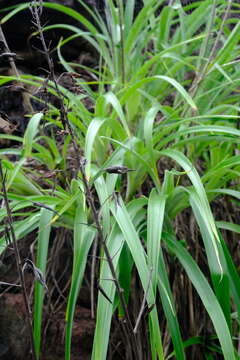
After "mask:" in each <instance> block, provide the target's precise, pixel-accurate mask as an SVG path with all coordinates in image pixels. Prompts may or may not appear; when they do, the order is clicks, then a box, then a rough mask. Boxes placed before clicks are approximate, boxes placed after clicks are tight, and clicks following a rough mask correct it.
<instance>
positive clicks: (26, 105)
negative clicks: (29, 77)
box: [0, 25, 33, 113]
mask: <svg viewBox="0 0 240 360" xmlns="http://www.w3.org/2000/svg"><path fill="white" fill-rule="evenodd" d="M0 41H2V42H3V45H4V48H5V49H4V50H5V51H6V52H7V53H8V54H9V56H8V61H9V64H10V67H11V69H12V73H13V75H15V76H16V78H18V79H20V75H19V71H18V69H17V66H16V64H15V61H14V56H13V55H14V54H13V53H12V52H11V51H10V49H9V46H8V43H7V40H6V38H5V35H4V33H3V30H2V26H1V25H0ZM22 97H23V106H24V110H25V111H26V112H28V113H33V108H32V105H31V102H30V96H29V94H28V93H27V91H25V89H24V91H23V92H22Z"/></svg>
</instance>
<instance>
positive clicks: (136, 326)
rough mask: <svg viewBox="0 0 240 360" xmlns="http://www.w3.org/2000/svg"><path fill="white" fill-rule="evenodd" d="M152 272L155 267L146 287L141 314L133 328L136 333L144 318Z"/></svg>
mask: <svg viewBox="0 0 240 360" xmlns="http://www.w3.org/2000/svg"><path fill="white" fill-rule="evenodd" d="M152 272H153V269H150V272H149V279H148V285H147V289H146V291H145V293H144V297H143V301H142V305H141V308H140V311H139V314H138V317H137V321H136V325H135V327H134V329H133V332H134V333H135V334H136V333H137V330H138V326H139V324H140V321H141V318H142V316H143V313H144V309H145V304H146V301H147V296H148V292H149V289H150V284H151V278H152Z"/></svg>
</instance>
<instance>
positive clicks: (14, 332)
mask: <svg viewBox="0 0 240 360" xmlns="http://www.w3.org/2000/svg"><path fill="white" fill-rule="evenodd" d="M22 304H23V302H22V295H21V294H10V293H8V294H5V295H4V296H2V297H1V298H0V324H1V326H0V358H1V360H9V359H14V360H21V359H24V358H27V353H29V341H28V334H27V330H26V324H25V320H24V319H25V314H24V309H23V305H22Z"/></svg>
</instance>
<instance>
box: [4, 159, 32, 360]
mask: <svg viewBox="0 0 240 360" xmlns="http://www.w3.org/2000/svg"><path fill="white" fill-rule="evenodd" d="M0 179H1V182H2V194H3V201H4V203H5V206H6V211H7V219H6V221H7V226H8V228H9V233H10V236H11V240H12V244H13V249H14V255H15V259H16V264H17V271H18V274H19V279H20V285H21V288H22V295H23V302H24V307H25V310H26V315H27V316H26V320H27V327H28V333H29V338H30V346H31V351H32V359H33V360H37V357H36V352H35V345H34V338H33V327H32V316H31V309H30V304H29V300H28V295H27V289H26V283H25V279H24V274H23V267H22V261H21V257H20V252H19V248H18V244H17V239H16V235H15V231H14V227H13V217H12V211H11V208H10V205H9V201H8V195H7V189H6V182H5V176H4V174H3V168H2V161H1V159H0Z"/></svg>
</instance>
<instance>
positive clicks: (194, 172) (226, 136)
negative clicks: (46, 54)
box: [0, 0, 240, 360]
mask: <svg viewBox="0 0 240 360" xmlns="http://www.w3.org/2000/svg"><path fill="white" fill-rule="evenodd" d="M79 3H80V4H81V5H82V6H83V7H84V8H85V10H87V11H88V12H89V17H90V18H91V19H92V20H93V21H90V20H88V19H87V18H85V17H84V16H83V15H81V14H80V13H78V12H76V11H75V10H73V9H70V8H67V7H65V6H63V5H59V4H55V3H43V4H42V5H43V6H44V7H47V8H51V9H54V10H57V11H60V12H62V13H64V14H65V15H68V16H70V17H71V18H73V19H74V20H76V21H78V22H79V27H78V26H73V25H67V24H56V25H51V26H46V27H45V28H44V29H43V30H44V31H48V30H50V29H53V28H64V29H68V30H70V31H72V33H73V35H72V36H70V37H69V38H67V39H64V40H60V42H59V45H58V48H57V51H58V55H59V60H60V62H61V64H62V66H63V67H64V68H65V70H66V72H70V73H75V72H76V71H77V69H78V67H81V65H79V64H73V63H68V62H67V61H66V60H65V59H64V58H63V55H62V51H61V50H62V47H63V46H64V45H65V44H66V43H69V42H70V41H71V40H72V39H76V38H84V39H85V40H87V41H88V42H89V43H90V44H91V45H92V46H93V48H95V51H96V52H97V53H98V66H97V67H96V68H95V69H90V68H87V67H86V66H85V67H83V66H82V68H84V69H85V71H88V72H89V73H92V75H93V79H96V80H95V81H92V82H86V81H84V79H80V80H76V81H77V82H78V86H79V87H81V88H82V89H83V90H84V95H82V94H81V95H77V94H74V93H71V91H69V90H67V89H64V87H62V86H60V85H59V86H58V89H56V87H55V85H54V81H52V82H51V81H49V82H48V84H47V86H48V88H49V91H50V92H51V93H53V94H55V95H57V96H59V94H60V95H61V96H62V99H63V102H64V105H65V107H66V108H67V109H68V126H69V127H70V130H71V131H70V132H69V131H65V134H66V135H65V139H64V141H63V143H62V144H61V150H60V145H59V144H58V141H57V140H56V139H57V137H56V134H55V135H53V136H52V137H50V136H49V137H48V136H46V135H43V133H42V123H41V121H42V119H43V118H45V123H44V126H47V127H48V128H49V129H56V127H59V129H60V130H63V127H62V126H63V125H62V123H61V109H60V110H59V109H57V108H54V107H53V106H51V107H50V108H49V110H48V112H47V113H45V114H42V113H38V114H35V115H33V117H32V118H31V120H30V121H29V123H28V126H27V129H26V131H25V134H24V137H23V138H21V137H16V136H13V135H0V138H7V139H10V140H14V141H17V142H19V147H18V149H16V148H10V149H2V150H1V157H2V159H3V160H2V164H3V167H4V168H5V170H6V171H7V178H6V185H7V189H8V198H9V201H10V203H11V208H12V209H13V210H12V211H13V214H14V218H15V219H16V221H15V233H16V236H17V238H18V239H19V240H21V239H23V238H24V236H26V234H28V233H30V232H32V231H34V230H36V229H38V242H37V261H36V267H38V268H39V269H40V270H41V271H42V272H43V273H45V272H46V265H47V254H48V243H49V235H50V231H51V227H55V228H60V227H66V228H69V229H72V231H73V268H72V275H71V288H70V291H69V297H68V304H67V309H66V348H65V350H66V359H70V358H71V332H72V326H73V319H74V311H75V307H76V302H77V298H78V294H79V291H81V285H82V281H83V278H84V274H85V269H86V264H87V259H88V255H89V252H90V249H92V247H94V245H93V244H94V242H96V241H97V239H99V238H100V240H101V241H100V243H99V244H100V250H99V251H100V255H101V260H100V265H99V269H100V270H99V289H100V290H99V292H98V299H97V303H95V304H94V303H93V304H92V308H94V306H95V305H96V329H95V336H94V344H93V351H92V358H93V359H95V360H99V359H106V358H107V356H108V355H107V354H108V349H109V343H110V338H111V324H112V319H113V315H114V314H115V313H117V314H118V315H119V321H120V322H122V325H123V327H124V329H125V332H126V333H125V336H126V344H125V347H124V349H125V352H126V356H127V357H128V358H129V359H131V358H139V359H141V358H142V359H145V358H146V359H147V358H151V359H170V358H174V357H175V358H176V359H178V360H181V359H186V349H187V348H188V347H189V346H192V345H195V346H196V349H200V347H199V348H198V347H197V346H200V345H203V344H204V338H203V337H202V334H201V333H200V334H199V333H196V334H195V337H192V336H189V334H182V325H183V324H182V322H181V321H179V320H178V317H179V313H181V302H180V303H179V304H176V302H175V294H174V291H173V283H171V279H170V276H169V267H170V264H171V262H174V261H176V260H178V262H179V263H180V264H181V266H182V268H183V269H184V270H185V272H186V274H187V277H188V279H189V281H190V282H191V283H192V285H193V286H194V288H195V290H196V293H197V294H198V296H199V298H200V299H201V301H202V304H203V307H204V309H205V311H206V313H208V316H209V318H210V319H211V322H212V328H211V329H212V334H211V335H213V340H211V336H210V335H209V340H208V345H206V347H205V350H204V354H203V357H202V358H206V359H210V358H216V357H215V356H217V355H216V354H217V353H219V354H220V355H219V356H221V358H222V357H223V358H224V359H226V360H233V359H238V358H239V354H238V344H237V340H236V339H237V337H238V333H239V317H240V295H239V294H240V291H239V290H240V279H239V274H238V269H237V267H236V265H235V264H234V261H235V258H234V254H231V253H230V251H229V248H228V242H227V240H226V238H224V237H223V235H222V233H221V230H222V229H224V230H227V231H229V230H230V231H232V232H235V233H239V232H240V228H239V225H238V224H235V223H234V217H233V219H232V221H231V222H226V221H224V220H225V219H220V220H219V221H216V220H215V213H214V209H212V203H213V202H214V201H216V199H218V198H221V196H222V195H224V197H229V199H230V200H229V201H232V200H231V199H233V202H232V203H233V204H234V205H233V206H234V207H237V206H238V205H239V199H240V192H239V170H240V155H239V136H240V130H239V111H240V108H239V104H238V98H239V94H238V92H239V91H238V88H239V81H240V79H239V60H238V53H239V39H240V23H239V21H236V18H235V17H234V16H233V15H232V14H234V13H232V9H233V7H234V9H236V11H238V10H239V4H237V3H235V2H234V1H228V2H226V1H222V0H219V1H218V0H214V1H212V0H204V1H198V2H194V3H192V4H191V5H188V6H185V7H183V6H182V5H181V2H180V1H175V2H172V1H169V4H168V5H167V4H166V2H163V1H159V0H146V1H144V6H143V8H142V9H141V10H140V11H139V13H138V14H137V15H136V16H134V9H135V5H136V4H135V1H134V0H127V1H125V2H123V1H122V0H118V1H116V2H114V1H112V0H109V1H106V4H105V5H106V6H105V17H104V18H103V17H102V16H101V15H100V14H99V13H98V11H97V10H96V9H95V10H91V9H90V8H89V7H88V6H87V5H86V4H85V2H84V1H81V0H79ZM37 5H38V4H36V2H35V5H34V4H31V6H37ZM27 7H29V4H23V5H20V6H18V7H16V8H15V9H14V10H12V11H11V12H9V13H8V14H7V15H6V16H5V17H3V19H2V21H1V22H2V23H4V22H6V21H8V20H9V19H10V18H11V17H12V16H15V15H17V13H18V12H19V11H21V10H23V9H26V8H27ZM160 10H161V11H160ZM12 80H14V77H4V76H1V77H0V84H5V83H7V82H9V81H12ZM21 80H22V82H23V83H26V84H27V83H31V84H34V85H35V86H38V87H41V86H46V81H45V80H44V79H40V78H37V77H33V76H30V75H28V76H22V77H21ZM50 80H53V79H50ZM18 81H19V79H18ZM92 85H94V86H95V87H96V86H97V87H98V91H94V90H93V87H92ZM85 99H88V100H90V101H91V104H93V111H90V110H89V109H88V108H87V106H86V102H85V101H84V100H85ZM51 131H52V134H53V133H54V130H51ZM72 142H73V143H74V144H75V145H76V146H77V148H78V149H79V151H80V149H81V151H82V152H83V155H82V154H79V155H76V154H75V153H74V152H73V153H72V156H74V154H75V156H76V159H77V157H79V159H80V160H81V161H82V163H81V164H82V165H81V167H79V168H78V169H77V176H76V177H74V176H73V177H71V175H69V176H66V174H67V159H66V157H67V153H68V150H69V149H70V145H71V143H72ZM12 154H14V155H15V156H16V157H17V161H15V162H14V163H13V161H11V160H9V155H12ZM29 159H34V163H35V164H39V163H40V164H44V165H45V166H46V167H47V169H48V171H52V172H55V174H57V175H56V180H55V182H53V180H51V179H49V180H47V183H48V186H46V184H45V186H44V187H43V186H41V182H40V181H39V177H40V175H39V172H38V170H37V168H34V167H31V166H29V165H28V160H29ZM83 159H84V166H83ZM123 165H124V166H126V167H128V168H129V169H134V170H135V171H131V172H127V173H126V175H125V174H123V175H121V171H120V172H119V173H118V172H116V173H112V171H108V170H109V168H110V169H112V168H111V167H113V166H118V167H120V169H125V168H121V167H122V166H123ZM123 172H125V171H123ZM64 180H65V181H64ZM53 189H54V190H53ZM89 198H90V200H89ZM91 199H92V200H91ZM91 201H92V202H93V203H95V205H94V204H91ZM39 204H40V205H39ZM96 204H98V205H97V210H96V209H95V208H94V206H96ZM30 206H31V207H35V209H36V210H37V211H34V212H32V211H29V207H30ZM24 209H26V211H25V212H24V213H23V210H24ZM95 210H96V211H97V213H95ZM186 213H187V214H191V216H193V217H194V219H195V220H194V221H195V223H196V224H197V226H198V236H197V237H196V239H195V240H196V241H197V243H196V244H195V245H196V247H197V248H198V249H199V248H200V251H201V253H202V256H203V257H204V261H205V267H202V264H200V263H198V260H197V258H195V257H194V256H193V254H194V253H195V251H194V249H192V248H191V247H192V246H193V244H194V242H193V241H191V243H189V244H188V241H189V240H191V236H190V235H189V233H188V232H186V231H185V233H182V232H181V233H179V232H178V230H177V227H176V226H175V222H176V220H177V219H179V218H181V216H184V214H186ZM5 216H6V211H5V210H4V209H1V210H0V218H1V219H4V217H5ZM185 219H186V217H185ZM86 224H88V225H86ZM185 225H186V227H187V228H189V227H190V218H187V224H185ZM4 244H5V242H4V237H3V238H2V239H0V245H1V248H0V249H1V251H4ZM106 251H107V256H108V255H109V256H110V258H107V260H109V259H110V261H106ZM171 266H172V265H171ZM135 272H136V273H137V278H138V279H139V280H140V283H141V286H142V289H143V292H144V297H143V300H142V306H141V307H140V308H139V309H138V310H139V316H138V317H137V318H136V316H134V314H133V313H131V296H132V295H131V294H132V286H133V285H132V284H131V283H132V282H131V279H132V277H133V276H134V274H135ZM113 274H116V276H117V279H115V278H113ZM177 276H178V274H175V281H177ZM111 279H112V280H114V281H112V280H111ZM179 281H180V280H179ZM116 282H117V284H116ZM118 286H120V287H121V288H122V289H123V297H124V301H125V304H126V305H127V313H126V309H124V306H123V305H124V301H122V299H121V296H120V294H119V292H118ZM139 296H141V295H140V294H139ZM182 296H186V294H182ZM43 301H44V289H43V288H42V285H41V284H40V283H36V286H35V302H34V319H33V320H34V339H35V346H36V353H37V356H38V357H39V358H40V357H41V356H40V354H41V350H40V349H41V318H42V309H43ZM176 305H177V306H176ZM146 308H147V309H148V310H149V311H148V313H147V320H148V321H147V322H146V321H143V319H144V314H145V313H146ZM161 310H163V312H164V317H165V319H166V322H167V332H168V333H169V336H170V344H168V346H167V344H166V342H163V336H162V333H163V330H164V325H163V324H164V321H163V320H162V316H160V311H161ZM122 319H127V322H129V326H128V327H127V326H126V325H125V322H124V321H123V320H122ZM140 326H142V327H144V326H145V327H146V329H145V332H146V333H147V334H148V342H149V346H148V348H147V350H146V349H145V350H144V347H143V344H142V343H140V342H139V340H138V339H139V337H138V331H139V327H140ZM128 331H130V333H128ZM198 335H199V337H198ZM183 336H184V338H183ZM186 336H187V338H186ZM128 337H129V338H128ZM129 340H130V341H129ZM131 340H133V341H132V342H131ZM134 344H135V345H134ZM201 349H203V347H201ZM199 351H202V350H199Z"/></svg>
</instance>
